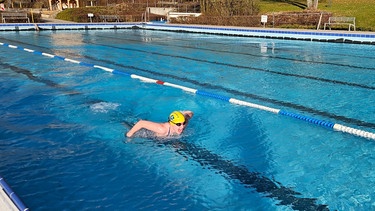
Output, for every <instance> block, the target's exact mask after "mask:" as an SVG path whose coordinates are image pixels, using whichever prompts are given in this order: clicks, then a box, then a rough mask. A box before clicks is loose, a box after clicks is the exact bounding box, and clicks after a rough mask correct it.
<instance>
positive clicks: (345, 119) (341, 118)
mask: <svg viewBox="0 0 375 211" xmlns="http://www.w3.org/2000/svg"><path fill="white" fill-rule="evenodd" d="M7 40H9V41H13V42H17V41H14V40H10V39H7ZM17 43H23V44H27V45H31V46H34V47H38V48H39V49H40V48H43V49H47V50H48V51H50V49H49V48H46V47H41V46H37V45H33V44H28V43H24V42H17ZM109 47H113V46H109ZM61 52H63V51H61ZM70 55H72V54H71V53H70ZM78 56H80V57H84V58H86V59H89V60H93V61H100V62H103V63H106V64H113V65H116V66H119V67H122V68H127V69H132V70H138V71H142V72H145V73H150V74H152V75H157V76H163V77H167V78H173V79H176V80H179V81H183V82H188V83H191V84H193V85H197V86H202V87H206V88H209V89H214V90H221V91H224V92H226V93H231V94H234V95H235V96H243V97H249V98H252V99H256V100H260V101H263V102H269V103H272V104H276V105H281V106H285V107H288V108H293V109H296V110H300V111H303V112H308V113H311V114H315V115H320V116H323V117H328V118H331V119H335V120H338V121H342V122H345V123H349V124H355V125H357V126H363V127H368V128H371V129H375V123H372V122H366V121H363V120H358V119H355V118H350V117H345V116H341V115H336V114H331V113H328V112H325V111H320V110H316V109H313V108H309V107H305V106H303V105H299V104H294V103H290V102H285V101H280V100H276V99H270V98H266V97H262V96H258V95H254V94H250V93H245V92H240V91H238V90H233V89H229V88H225V87H222V86H218V85H212V84H209V83H201V82H198V81H195V80H191V79H188V78H183V77H179V76H175V75H170V74H164V73H158V72H155V71H151V70H146V69H142V68H138V67H134V66H127V65H123V64H118V63H116V62H113V61H109V60H104V59H98V58H95V57H91V56H82V55H78Z"/></svg>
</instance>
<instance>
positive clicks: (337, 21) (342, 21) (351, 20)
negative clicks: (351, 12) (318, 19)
mask: <svg viewBox="0 0 375 211" xmlns="http://www.w3.org/2000/svg"><path fill="white" fill-rule="evenodd" d="M332 25H349V31H350V28H351V27H353V29H354V31H355V17H329V19H328V22H327V23H324V30H326V26H328V27H329V30H331V26H332Z"/></svg>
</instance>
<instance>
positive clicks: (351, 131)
mask: <svg viewBox="0 0 375 211" xmlns="http://www.w3.org/2000/svg"><path fill="white" fill-rule="evenodd" d="M0 45H1V46H5V47H9V48H12V49H18V50H23V51H26V52H29V53H33V54H35V55H42V56H46V57H49V58H54V59H58V60H63V61H66V62H71V63H75V64H78V65H81V66H86V67H92V68H97V69H101V70H104V71H106V72H110V73H112V74H117V75H123V76H129V77H131V78H133V79H138V80H140V81H142V82H146V83H156V84H159V85H164V86H169V87H173V88H176V89H181V90H183V91H186V92H191V93H194V94H196V95H201V96H205V97H210V98H215V99H219V100H223V101H227V102H229V103H232V104H237V105H242V106H247V107H251V108H255V109H259V110H263V111H267V112H271V113H274V114H279V115H283V116H288V117H292V118H294V119H298V120H302V121H305V122H308V123H311V124H315V125H318V126H321V127H324V128H329V129H331V130H334V131H340V132H343V133H348V134H351V135H354V136H358V137H362V138H366V139H369V140H375V133H372V132H368V131H364V130H359V129H356V128H352V127H348V126H345V125H341V124H337V123H332V122H329V121H325V120H319V119H316V118H312V117H308V116H304V115H300V114H296V113H293V112H288V111H284V110H281V109H276V108H271V107H267V106H263V105H259V104H255V103H251V102H246V101H242V100H238V99H235V98H230V97H227V96H222V95H219V94H215V93H210V92H206V91H203V90H197V89H193V88H189V87H185V86H181V85H178V84H173V83H168V82H164V81H161V80H157V79H152V78H147V77H143V76H139V75H135V74H130V73H126V72H123V71H120V70H115V69H111V68H107V67H103V66H100V65H94V64H90V63H86V62H81V61H77V60H74V59H69V58H65V57H62V56H58V55H53V54H49V53H43V52H39V51H35V50H32V49H27V48H22V47H18V46H15V45H10V44H6V43H1V42H0Z"/></svg>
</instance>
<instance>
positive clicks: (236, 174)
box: [164, 140, 329, 211]
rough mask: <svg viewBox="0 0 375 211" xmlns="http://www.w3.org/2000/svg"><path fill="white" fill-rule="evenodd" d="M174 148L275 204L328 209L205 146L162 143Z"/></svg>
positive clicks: (177, 142)
mask: <svg viewBox="0 0 375 211" xmlns="http://www.w3.org/2000/svg"><path fill="white" fill-rule="evenodd" d="M164 144H165V145H169V146H171V147H173V148H175V149H176V152H177V153H179V154H182V155H189V156H190V157H191V158H192V159H193V160H194V161H196V162H198V163H199V164H200V165H201V166H202V167H206V166H210V167H212V168H214V169H215V170H216V171H217V172H218V173H219V174H224V175H223V176H224V177H225V176H226V177H227V179H233V180H237V181H239V182H241V183H242V184H243V185H244V186H245V187H246V188H253V189H255V190H256V191H257V192H258V193H263V194H264V195H262V196H264V197H268V198H273V199H276V200H278V204H277V205H285V206H288V205H290V207H291V208H292V209H294V210H304V211H317V210H329V209H328V206H327V205H324V204H317V202H316V201H317V199H315V198H300V197H297V196H301V195H302V194H301V193H299V192H296V191H294V190H292V189H290V188H287V187H285V186H283V185H282V184H281V183H279V182H277V181H274V180H271V179H270V178H268V177H265V176H263V175H262V174H261V173H259V172H251V171H249V170H248V169H247V168H246V167H244V166H238V165H235V164H234V163H233V162H231V161H229V160H225V159H223V158H222V157H221V156H219V155H217V154H214V153H211V152H210V151H209V150H207V149H205V148H201V147H199V146H196V145H194V144H192V143H189V142H187V141H179V140H175V141H170V142H166V143H164Z"/></svg>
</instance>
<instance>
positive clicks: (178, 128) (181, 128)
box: [173, 122, 186, 135]
mask: <svg viewBox="0 0 375 211" xmlns="http://www.w3.org/2000/svg"><path fill="white" fill-rule="evenodd" d="M173 125H174V127H175V129H176V130H175V131H176V132H177V133H178V134H179V135H180V134H181V133H182V132H184V129H185V127H186V122H183V123H173Z"/></svg>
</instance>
